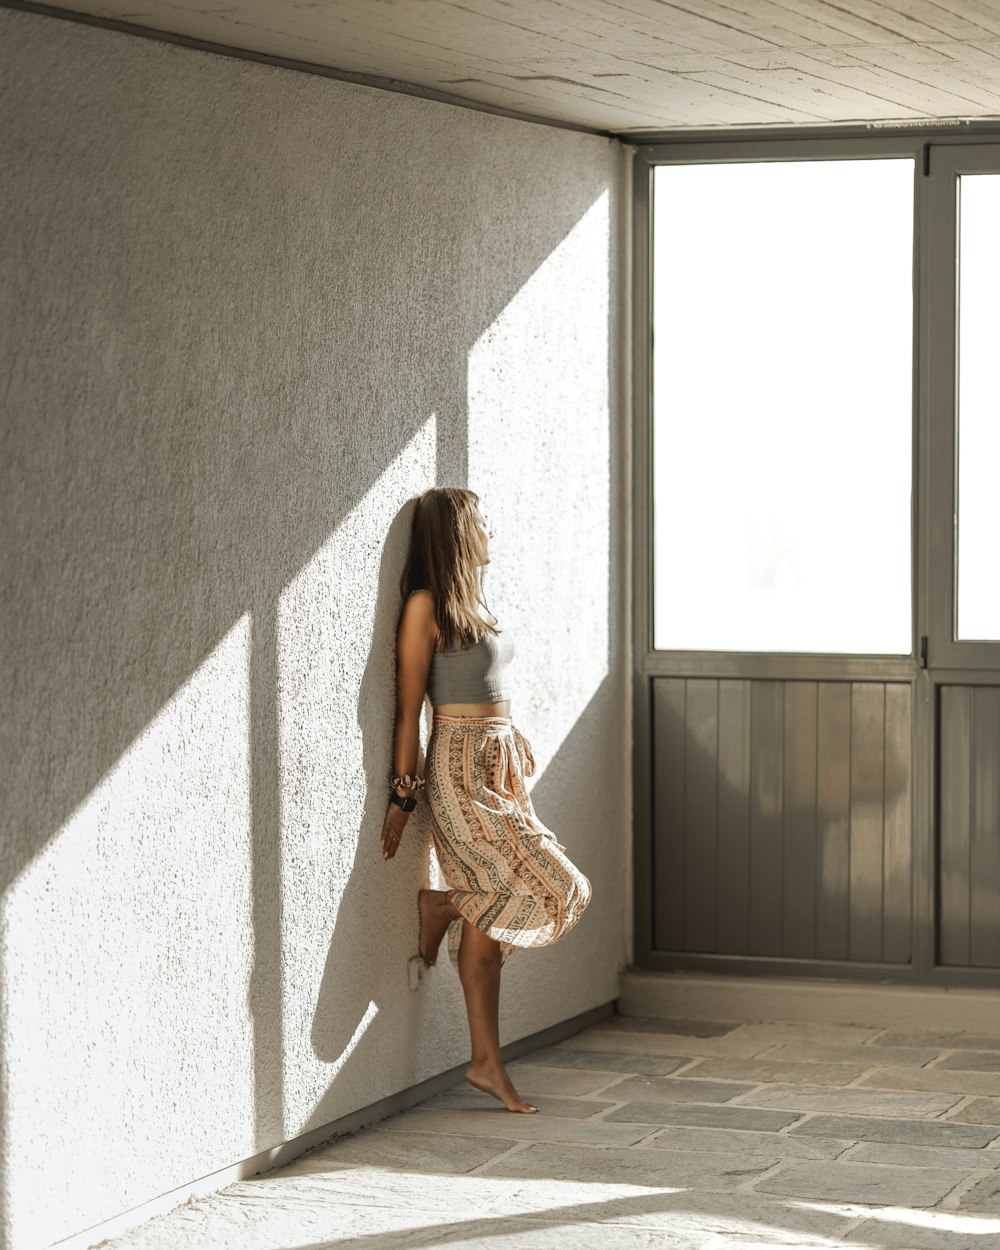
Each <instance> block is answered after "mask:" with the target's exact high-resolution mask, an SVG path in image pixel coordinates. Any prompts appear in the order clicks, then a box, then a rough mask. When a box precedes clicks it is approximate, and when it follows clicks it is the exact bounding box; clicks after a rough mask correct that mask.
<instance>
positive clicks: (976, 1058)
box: [934, 1050, 1000, 1072]
mask: <svg viewBox="0 0 1000 1250" xmlns="http://www.w3.org/2000/svg"><path fill="white" fill-rule="evenodd" d="M934 1066H935V1068H955V1069H959V1070H968V1071H973V1072H979V1071H982V1072H1000V1053H998V1052H997V1051H995V1050H957V1051H955V1053H954V1054H953V1055H945V1056H944V1058H943V1059H942V1060H941V1061H940V1063H936V1064H935V1065H934Z"/></svg>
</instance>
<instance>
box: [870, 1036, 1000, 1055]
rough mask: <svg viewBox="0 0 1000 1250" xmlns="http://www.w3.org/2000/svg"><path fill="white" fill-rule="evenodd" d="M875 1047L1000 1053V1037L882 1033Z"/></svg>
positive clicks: (876, 1040)
mask: <svg viewBox="0 0 1000 1250" xmlns="http://www.w3.org/2000/svg"><path fill="white" fill-rule="evenodd" d="M875 1045H876V1046H939V1047H940V1048H941V1049H942V1050H956V1049H957V1050H996V1051H1000V1037H987V1036H984V1035H983V1034H982V1033H902V1032H900V1033H883V1034H882V1036H881V1037H878V1038H876V1039H875Z"/></svg>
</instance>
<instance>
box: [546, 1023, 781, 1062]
mask: <svg viewBox="0 0 1000 1250" xmlns="http://www.w3.org/2000/svg"><path fill="white" fill-rule="evenodd" d="M786 1037H787V1034H780V1035H778V1036H777V1037H775V1035H773V1034H763V1035H762V1034H760V1033H758V1032H749V1033H746V1032H743V1030H742V1029H735V1030H734V1031H733V1032H732V1033H727V1034H725V1036H723V1037H682V1036H680V1035H679V1034H672V1033H629V1032H626V1031H623V1030H622V1029H612V1028H606V1027H604V1026H602V1025H595V1026H594V1027H593V1028H590V1029H587V1031H586V1032H585V1033H582V1034H579V1035H578V1036H577V1037H569V1038H567V1039H566V1040H565V1041H564V1042H563V1043H562V1045H563V1046H569V1047H572V1048H574V1049H576V1048H579V1049H581V1050H613V1051H623V1050H625V1051H630V1052H633V1053H638V1054H644V1055H672V1056H680V1055H690V1056H694V1055H709V1056H716V1055H717V1056H720V1057H723V1056H742V1057H743V1058H746V1059H749V1058H752V1057H753V1056H754V1055H756V1054H758V1053H759V1052H760V1051H762V1050H766V1049H767V1048H768V1047H769V1046H774V1045H776V1044H777V1042H778V1041H779V1040H782V1039H783V1038H786Z"/></svg>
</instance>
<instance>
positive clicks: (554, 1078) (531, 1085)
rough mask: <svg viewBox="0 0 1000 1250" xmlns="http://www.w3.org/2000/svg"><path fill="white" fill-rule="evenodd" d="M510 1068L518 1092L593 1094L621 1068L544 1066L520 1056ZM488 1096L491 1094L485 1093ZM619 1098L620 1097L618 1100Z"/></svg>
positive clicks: (619, 1075)
mask: <svg viewBox="0 0 1000 1250" xmlns="http://www.w3.org/2000/svg"><path fill="white" fill-rule="evenodd" d="M507 1071H508V1072H509V1073H510V1078H511V1080H512V1081H513V1082H514V1084H515V1085H516V1086H517V1090H518V1093H519V1094H522V1095H526V1094H578V1095H579V1094H592V1093H594V1092H595V1091H596V1090H599V1089H600V1088H601V1087H602V1086H603V1085H607V1084H608V1083H609V1082H610V1081H617V1080H619V1079H620V1077H621V1075H622V1074H621V1073H620V1072H615V1071H614V1070H613V1069H610V1068H608V1069H605V1070H603V1071H602V1070H601V1069H599V1068H579V1069H575V1068H560V1067H543V1066H541V1065H540V1064H538V1063H534V1062H532V1063H528V1062H526V1061H525V1060H521V1059H519V1060H518V1061H517V1062H516V1063H509V1064H508V1065H507ZM486 1096H487V1097H489V1095H488V1094H487V1095H486ZM616 1101H620V1100H616Z"/></svg>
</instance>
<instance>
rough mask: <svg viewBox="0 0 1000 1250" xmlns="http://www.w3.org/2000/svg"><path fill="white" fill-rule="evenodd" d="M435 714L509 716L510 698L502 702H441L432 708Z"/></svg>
mask: <svg viewBox="0 0 1000 1250" xmlns="http://www.w3.org/2000/svg"><path fill="white" fill-rule="evenodd" d="M434 714H435V716H437V715H440V716H509V715H510V699H504V701H503V702H502V703H442V704H440V705H439V706H438V707H436V708H434Z"/></svg>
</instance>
